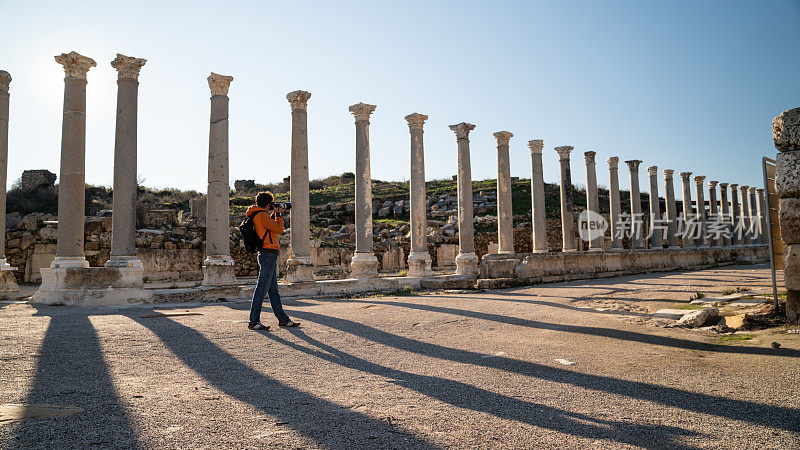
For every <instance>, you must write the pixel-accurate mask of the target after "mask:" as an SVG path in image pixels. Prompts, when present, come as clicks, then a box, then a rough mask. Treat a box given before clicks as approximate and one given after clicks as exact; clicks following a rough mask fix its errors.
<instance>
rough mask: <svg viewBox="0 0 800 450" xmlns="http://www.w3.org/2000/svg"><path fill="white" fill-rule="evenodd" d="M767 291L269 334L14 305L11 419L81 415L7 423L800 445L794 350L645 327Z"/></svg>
mask: <svg viewBox="0 0 800 450" xmlns="http://www.w3.org/2000/svg"><path fill="white" fill-rule="evenodd" d="M768 284H769V274H768V270H767V269H766V268H765V267H764V266H737V267H727V268H723V269H710V270H703V271H696V272H672V273H664V274H651V275H646V276H637V277H620V278H611V279H605V280H592V281H579V282H571V283H558V284H552V285H540V286H535V287H529V288H520V289H513V290H502V291H486V292H469V293H436V294H426V295H420V296H411V297H375V298H361V299H350V300H308V301H302V302H294V303H293V304H289V305H287V312H289V314H290V315H291V316H292V318H294V319H295V320H298V321H301V322H302V324H303V326H302V327H301V328H299V329H294V330H285V329H281V330H276V331H273V332H266V333H257V332H253V331H248V330H247V329H246V326H245V325H246V318H247V309H248V304H246V303H236V302H232V303H220V304H206V305H188V306H186V305H184V306H180V307H155V308H153V307H146V308H145V307H129V308H108V307H106V308H70V307H33V306H31V305H27V304H16V303H15V304H8V303H6V304H2V306H0V339H2V346H0V385H1V386H2V387H0V405H2V404H9V403H24V404H51V405H59V407H66V406H76V407H78V408H81V409H82V410H83V412H77V413H74V411H77V410H75V409H72V410H70V411H71V415H69V416H66V417H53V418H38V419H31V420H27V421H24V422H19V421H7V422H2V421H0V447H2V448H37V447H42V448H69V447H89V446H96V447H97V448H104V447H128V448H130V447H143V448H179V447H180V448H186V447H204V448H215V447H236V448H265V447H267V446H281V447H287V448H308V447H311V448H449V447H455V448H475V447H492V448H531V447H537V446H538V447H541V446H558V447H579V446H580V447H585V446H587V445H590V446H593V447H608V448H620V447H678V448H681V447H750V448H753V447H758V448H797V447H798V446H800V396H798V394H797V393H798V392H799V391H800V389H799V388H800V335H796V334H794V335H792V334H785V332H784V331H785V330H784V329H777V330H769V331H762V332H757V333H754V337H753V339H751V340H749V341H745V342H741V343H738V344H723V343H721V342H720V341H719V340H718V337H717V336H716V335H714V334H713V333H709V332H702V331H692V330H686V329H673V328H670V329H664V328H660V327H657V326H654V325H653V324H651V323H648V322H647V319H648V318H649V313H651V312H654V311H655V310H656V309H659V308H664V307H673V306H675V304H677V303H679V302H680V303H683V302H686V301H687V300H688V299H689V297H690V296H691V295H692V294H694V293H695V292H697V291H702V292H706V293H708V294H718V293H721V292H722V291H723V290H726V289H735V288H736V287H739V286H748V287H752V286H767V285H768ZM157 312H161V313H164V314H165V315H166V316H165V317H153V316H154V314H155V313H157ZM173 314H174V315H173ZM146 316H150V317H146ZM263 317H264V319H265V322H268V323H271V324H273V328H277V327H274V318H273V317H271V316H270V312H269V310H266V311H265V314H264V316H263ZM640 322H641V323H640ZM776 340H777V341H779V342H780V343H781V344H782V347H781V348H780V349H777V350H776V349H773V348H771V347H770V345H769V344H770V342H772V341H776ZM53 408H56V407H53Z"/></svg>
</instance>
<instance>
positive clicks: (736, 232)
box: [730, 183, 743, 245]
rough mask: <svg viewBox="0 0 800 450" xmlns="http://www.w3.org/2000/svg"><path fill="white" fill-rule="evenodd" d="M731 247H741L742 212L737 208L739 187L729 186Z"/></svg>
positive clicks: (736, 185) (735, 185)
mask: <svg viewBox="0 0 800 450" xmlns="http://www.w3.org/2000/svg"><path fill="white" fill-rule="evenodd" d="M730 188H731V217H730V220H731V245H742V237H743V236H742V232H741V231H742V228H741V226H740V225H739V222H741V220H742V210H741V208H739V185H738V184H735V183H734V184H731V185H730Z"/></svg>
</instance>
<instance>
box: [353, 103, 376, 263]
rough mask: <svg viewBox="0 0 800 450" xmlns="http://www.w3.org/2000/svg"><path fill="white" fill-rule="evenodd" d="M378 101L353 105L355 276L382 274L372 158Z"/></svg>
mask: <svg viewBox="0 0 800 450" xmlns="http://www.w3.org/2000/svg"><path fill="white" fill-rule="evenodd" d="M373 111H375V105H367V104H366V103H357V104H355V105H353V106H351V107H350V112H351V113H352V114H353V116H355V120H356V189H355V191H356V192H355V194H356V211H355V212H356V214H355V215H356V251H355V253H354V254H353V259H352V261H351V263H350V275H351V276H352V277H353V278H371V277H377V276H378V258H377V257H375V252H374V251H373V249H372V173H371V171H370V162H369V159H370V158H369V151H370V150H369V116H370V115H371V114H372V112H373Z"/></svg>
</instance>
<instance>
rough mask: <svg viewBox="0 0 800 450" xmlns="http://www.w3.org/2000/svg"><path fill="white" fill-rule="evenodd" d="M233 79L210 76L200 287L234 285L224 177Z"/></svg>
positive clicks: (225, 175) (226, 170) (228, 211)
mask: <svg viewBox="0 0 800 450" xmlns="http://www.w3.org/2000/svg"><path fill="white" fill-rule="evenodd" d="M231 81H233V77H230V76H225V75H219V74H216V73H213V72H212V73H211V75H209V77H208V87H209V89H211V122H210V128H209V133H208V193H207V196H206V260H205V261H204V262H203V285H205V286H225V285H232V284H236V276H235V274H234V271H233V258H231V250H230V203H229V196H230V180H229V175H228V87H230V84H231Z"/></svg>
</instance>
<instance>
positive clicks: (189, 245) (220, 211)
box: [0, 52, 800, 305]
mask: <svg viewBox="0 0 800 450" xmlns="http://www.w3.org/2000/svg"><path fill="white" fill-rule="evenodd" d="M56 61H57V62H59V63H60V64H62V65H63V66H64V69H65V72H66V78H65V97H64V98H65V102H64V123H63V130H62V134H63V139H62V150H61V152H62V164H61V176H60V178H59V192H58V194H59V195H58V201H59V205H58V216H57V217H56V216H48V215H46V214H39V215H37V216H31V217H29V216H25V217H22V216H17V217H12V216H9V217H10V219H9V220H12V221H14V222H15V225H14V226H13V227H12V228H11V229H12V231H11V232H10V235H9V236H10V237H9V239H8V242H9V243H10V247H11V248H12V249H13V250H12V251H13V254H14V255H15V256H14V258H15V259H14V261H19V263H20V264H19V265H21V266H22V268H21V269H20V270H21V273H20V274H19V275H18V276H17V277H15V276H13V273H14V271H15V269H14V268H13V267H11V266H10V265H9V264H8V263H7V262H5V261H6V260H5V259H3V264H2V266H0V274H2V280H3V282H4V283H5V284H4V285H3V290H5V291H6V292H9V291H15V290H16V289H17V287H16V284H17V280H22V281H26V282H27V281H36V280H38V272H39V269H41V281H42V285H41V288H40V289H39V291H38V292H37V293H36V294H35V295H34V297H33V301H35V302H42V303H63V304H119V303H129V302H162V301H185V300H191V299H195V300H196V299H205V298H216V297H242V296H247V295H248V292H249V291H250V290H252V288H253V287H252V282H253V281H252V280H251V279H247V278H246V277H248V276H253V275H254V274H255V273H256V271H257V266H255V265H254V262H253V259H254V258H252V256H251V255H248V254H247V253H246V252H244V250H243V248H242V245H241V242H240V240H239V238H238V236H237V234H236V232H235V229H233V228H232V227H231V223H232V221H231V214H232V206H233V207H242V206H246V204H242V203H240V202H239V200H241V199H239V198H234V199H233V200H236V204H235V205H232V204H231V202H232V201H233V200H231V198H230V195H229V189H230V179H229V173H228V167H229V159H230V154H229V146H228V120H229V117H228V102H229V100H228V90H229V86H230V84H231V81H232V80H233V78H232V77H230V76H225V75H219V74H216V73H212V74H211V75H210V76H209V77H208V85H209V88H210V91H211V98H210V103H211V113H210V129H209V154H208V190H207V193H206V195H205V197H202V198H193V199H190V200H189V202H188V203H189V205H190V207H191V208H190V209H191V214H190V215H189V216H188V217H181V216H176V214H175V212H174V211H172V210H165V209H148V210H145V211H139V210H138V207H137V187H136V173H137V169H138V168H137V158H136V154H137V92H138V76H139V72H140V70H141V69H142V67H143V66H144V65H145V62H146V61H145V60H144V59H141V58H133V57H129V56H124V55H119V54H118V55H117V57H116V58H115V59H114V60H113V61H112V62H111V65H112V66H113V67H114V68H115V69H116V70H117V72H118V81H117V85H118V92H117V105H118V107H117V130H116V139H115V150H114V189H113V213H112V211H110V210H109V211H107V212H105V211H101V212H99V213H98V214H99V216H98V217H85V211H84V209H83V204H84V202H83V200H84V197H85V195H86V194H85V190H84V187H85V180H84V157H83V152H84V141H85V98H86V87H87V77H86V75H87V72H88V71H89V69H90V68H91V67H93V66H94V65H95V62H94V61H93V60H92V59H91V58H88V57H85V56H82V55H80V54H78V53H75V52H71V53H66V54H62V55H60V56H57V57H56ZM9 81H10V76H9V75H8V74H7V73H5V72H0V135H1V136H0V137H3V139H0V175H2V176H5V154H6V152H7V151H8V149H7V141H6V139H7V138H5V136H7V133H8V125H7V124H8V110H9V109H8V99H9V96H8V86H9ZM310 97H311V94H310V93H309V92H306V91H302V90H297V91H293V92H290V93H288V94H287V95H286V99H287V100H288V102H289V104H290V111H291V116H292V122H291V123H292V128H291V176H290V177H287V178H286V179H284V183H285V184H286V186H287V187H286V189H287V192H288V193H289V195H290V197H289V199H290V200H291V202H292V204H293V208H292V209H291V211H290V219H291V220H290V224H291V226H290V232H289V236H287V237H285V239H282V240H281V244H282V245H281V254H280V256H279V262H280V264H281V269H280V272H281V275H285V276H286V282H287V283H286V284H285V285H284V287H283V288H282V290H283V291H284V295H286V296H290V297H291V296H317V295H332V294H337V293H339V294H341V293H347V292H358V291H374V290H386V289H396V288H398V287H402V286H410V287H420V286H422V287H426V286H427V287H446V286H460V287H473V286H479V287H480V286H483V287H497V286H507V285H518V284H527V283H535V282H541V281H554V280H561V279H575V278H591V277H601V276H611V275H616V274H625V273H638V272H643V271H652V270H672V269H680V268H692V267H697V266H707V265H714V264H720V263H727V262H732V261H758V260H763V259H764V257H765V255H766V249H765V245H764V244H766V240H765V238H764V237H763V236H764V230H765V228H766V225H765V222H764V220H765V217H764V216H763V214H762V212H763V211H764V209H765V206H764V194H763V191H762V190H757V189H755V188H751V187H748V186H739V185H737V184H730V183H718V182H717V181H710V182H709V183H708V201H706V198H705V195H706V194H705V189H706V187H705V177H704V176H702V175H698V176H695V177H694V181H695V193H694V197H695V202H692V200H691V199H692V192H691V184H690V178H691V175H692V174H691V172H682V173H681V180H682V183H683V184H682V187H683V201H681V205H682V213H681V214H679V213H678V204H677V201H676V200H675V194H674V186H673V178H672V176H673V173H674V172H673V170H672V169H664V170H663V176H664V198H663V199H662V198H661V197H660V196H659V178H658V175H659V174H658V166H656V165H653V166H650V167H648V169H647V173H648V183H647V184H646V186H647V187H648V192H647V195H648V200H647V201H642V195H641V194H640V192H639V165H640V164H641V162H642V161H641V160H629V161H626V163H627V165H628V168H629V172H630V201H629V202H628V205H629V207H626V210H625V211H623V209H622V202H621V198H620V187H619V175H618V165H619V158H618V157H616V156H612V157H610V158H608V165H609V171H610V172H609V173H610V181H611V184H610V189H609V190H608V191H603V192H604V194H603V195H604V196H605V195H607V197H603V198H607V200H604V202H607V203H602V204H601V201H600V197H601V196H600V189H598V186H597V175H596V165H595V157H596V155H597V152H595V151H587V152H584V157H585V169H586V176H587V187H586V192H585V194H581V195H585V196H586V207H585V210H586V211H590V212H592V213H593V214H594V215H593V216H592V217H600V218H601V219H596V220H601V221H604V222H605V225H603V227H604V228H602V229H605V230H606V231H605V233H604V234H601V235H592V236H593V237H592V238H591V239H587V240H586V241H585V242H584V240H583V239H581V238H580V237H579V235H580V233H579V227H577V226H576V220H577V218H578V216H579V214H578V213H579V212H581V211H583V210H584V208H583V207H576V204H575V195H576V194H575V189H574V187H573V185H572V177H571V167H570V153H571V151H572V150H573V147H572V146H560V147H555V150H556V151H557V152H558V155H559V161H560V179H561V182H560V184H559V187H558V188H559V190H560V195H559V198H560V215H561V220H560V224H559V223H557V222H555V220H549V219H548V218H547V215H546V201H545V198H546V191H547V189H548V188H547V185H546V184H545V183H544V180H543V168H542V150H543V148H544V143H543V141H542V140H539V139H534V140H530V141H528V146H529V148H530V152H531V180H530V197H531V200H530V202H531V203H530V205H531V210H530V215H529V216H528V218H529V225H528V226H529V227H530V231H528V232H527V233H528V234H527V236H521V235H519V234H518V233H516V231H519V230H515V228H514V218H515V215H514V210H513V208H512V187H513V186H514V182H515V180H516V178H513V177H511V170H510V169H511V165H510V158H509V144H510V140H511V138H512V137H513V136H514V135H513V133H511V132H509V131H499V132H496V133H494V134H493V136H494V137H495V139H496V142H497V173H498V177H497V183H496V186H495V187H494V189H496V191H495V192H494V195H491V194H488V195H487V194H485V193H484V192H483V191H481V192H478V194H477V195H475V194H474V193H473V180H472V171H471V165H470V147H469V144H470V141H469V137H470V132H471V131H472V130H474V129H475V125H472V124H469V123H465V122H463V123H459V124H456V125H451V126H450V129H451V130H452V131H453V132H454V133H455V135H456V155H455V158H454V160H455V161H456V162H457V167H458V171H457V175H456V177H455V179H456V185H457V199H456V198H447V197H446V196H445V197H442V196H435V197H431V198H428V196H427V195H426V180H425V168H424V160H425V158H424V145H423V125H424V124H425V121H426V120H427V118H428V117H427V116H426V115H424V114H420V113H413V114H409V115H408V116H406V117H405V120H406V122H407V124H408V127H409V133H410V161H411V171H410V182H409V184H408V186H409V190H408V194H407V197H406V198H405V199H394V200H387V201H385V202H384V203H380V202H378V203H375V202H374V200H373V195H372V184H373V180H372V178H371V175H370V145H369V123H370V116H371V115H372V113H373V112H374V111H375V108H376V107H375V105H369V104H366V103H357V104H354V105H352V106H350V108H349V110H350V112H351V113H352V114H353V116H354V118H355V131H356V133H355V155H356V166H355V172H354V174H353V181H354V184H355V188H354V191H355V192H354V196H353V202H352V203H348V204H347V205H337V204H334V203H330V204H328V205H324V206H323V207H317V206H314V207H312V205H311V202H310V180H309V170H308V165H309V161H308V145H309V144H308V101H309V99H310ZM781 117H784V116H781ZM786 117H790V115H788V116H786ZM791 117H793V116H791ZM779 118H780V117H779ZM790 122H791V121H790V120H789V119H781V120H779V119H776V123H778V124H779V125H776V127H777V128H776V130H779V131H776V145H778V142H779V138H780V139H782V140H781V141H780V142H784V141H786V142H790V143H789V144H783V143H782V144H780V145H782V146H783V150H782V151H783V153H782V155H784V156H782V157H780V158H779V159H780V160H783V161H788V160H787V158H788V156H786V155H790V154H791V151H793V150H792V149H794V147H792V146H791V145H794V144H792V142H794V141H792V140H791V139H793V138H791V139H790V138H786V137H783V136H784V134H785V133H786V132H784V131H781V130H784V129H786V127H787V126H788V125H782V124H790ZM781 133H783V134H781ZM792 136H794V135H792ZM787 139H788V140H787ZM779 148H781V147H779ZM795 150H796V149H795ZM782 164H783V167H786V165H787V163H786V162H783V163H782ZM780 173H782V174H784V179H786V177H788V176H790V175H786V174H787V173H788V172H787V169H784V170H783V172H780ZM34 174H35V175H36V177H33V175H34ZM26 177H27V178H26ZM48 177H49V176H48V175H47V173H46V171H45V172H36V173H34V172H31V173H30V175H26V176H23V184H27V185H29V186H28V187H31V186H33V185H36V189H38V188H39V187H40V186H45V188H46V186H47V185H48V182H49V183H50V186H52V181H53V180H49V178H48ZM34 178H35V180H34ZM234 186H235V189H236V191H237V192H250V191H253V190H256V189H257V186H258V185H257V184H256V182H255V181H254V180H239V181H237V182H236V183H235V184H234ZM718 186H719V189H720V192H719V196H718V195H717V187H718ZM781 186H784V188H783V191H782V192H783V194H782V200H781V201H782V203H781V204H782V205H783V206H782V210H781V211H782V213H781V218H782V220H783V221H784V222H786V221H788V220H790V219H789V218H788V217H790V215H789V213H784V211H788V210H789V209H788V207H787V206H785V205H789V204H790V202H789V200H790V199H791V198H793V197H792V195H794V194H795V192H794V191H792V190H791V189H789V188H788V187H786V186H789V184H787V182H786V181H784V182H782V184H781ZM729 188H730V196H729V193H728V189H729ZM605 192H607V194H605ZM740 193H741V202H740V201H739V194H740ZM0 194H2V195H4V194H5V190H3V191H2V193H0ZM729 198H730V202H729V201H728V199H729ZM798 198H800V194H798ZM662 201H663V202H664V207H663V210H662V206H661V202H662ZM787 202H789V203H787ZM606 205H607V206H608V208H607V209H606V208H605V206H606ZM643 206H644V208H646V209H647V211H646V214H645V212H643ZM326 208H327V209H326ZM628 208H629V210H628ZM495 211H496V216H484V215H483V214H486V213H487V212H495ZM603 211H608V213H607V214H605V213H604V212H603ZM662 211H663V212H662ZM323 213H324V214H327V215H326V216H325V217H331V218H330V219H321V218H320V217H321V214H323ZM350 214H352V216H351V217H352V218H353V219H354V220H353V222H352V224H348V223H344V224H342V225H340V224H339V223H336V222H334V221H333V219H334V218H336V217H347V216H348V215H350ZM406 214H407V216H406ZM374 215H377V217H379V218H385V217H408V225H405V226H404V227H401V228H400V229H397V230H390V231H387V229H385V228H383V227H382V226H376V224H375V223H373V217H374ZM0 217H3V218H5V215H4V214H0ZM437 217H441V218H443V219H446V220H437ZM784 217H786V218H784ZM332 222H333V223H332ZM312 223H314V224H320V223H323V224H325V226H326V227H327V228H328V229H329V230H333V231H331V233H332V235H336V236H349V235H351V233H352V235H354V245H353V247H352V253H351V252H350V250H348V248H349V247H346V246H345V247H330V246H327V247H326V246H322V245H321V241H320V239H321V235H319V233H317V232H314V233H312V227H311V224H312ZM340 223H341V222H340ZM786 223H789V222H786ZM476 224H477V226H478V227H479V228H480V230H485V226H484V224H491V225H494V226H496V230H497V232H496V236H497V237H496V241H488V240H486V239H484V238H483V236H482V234H483V232H480V233H477V234H476V231H475V230H476ZM315 233H316V234H315ZM558 234H560V236H559V235H558ZM791 236H792V235H791V233H786V235H785V236H784V237H785V239H792V238H791ZM478 237H480V244H478V243H477V240H478V239H477V238H478ZM395 238H397V239H400V240H401V241H402V240H403V239H405V241H404V242H405V243H404V244H402V243H401V244H402V245H398V242H396V240H395ZM520 239H523V240H522V241H520ZM4 241H5V240H4ZM524 241H527V244H523V242H524ZM376 242H377V243H380V245H379V246H376ZM789 248H791V249H792V251H794V247H791V246H790V247H789ZM522 249H525V250H524V251H521V250H522ZM557 250H561V251H557ZM53 252H54V254H53ZM36 255H39V256H38V257H37V256H36ZM0 256H2V255H0ZM87 256H88V258H87ZM787 261H788V263H793V260H792V259H791V257H787ZM45 264H46V265H47V267H44V265H45ZM798 266H800V263H798ZM787 267H794V266H791V264H789V265H787ZM405 269H407V273H401V274H400V275H401V276H392V277H384V276H379V270H380V271H382V272H387V271H394V272H398V271H403V270H405ZM434 269H435V270H434ZM787 270H788V271H787V274H790V273H791V271H790V270H789V269H787ZM342 273H346V275H347V278H335V277H334V278H328V277H327V275H328V274H342ZM323 278H325V279H323ZM200 280H202V281H201V282H200V283H197V284H189V285H188V287H180V288H179V287H173V288H169V287H167V288H164V287H160V288H154V287H153V286H148V285H147V283H146V282H157V281H162V282H187V283H190V282H195V283H196V281H200ZM792 280H794V278H792V277H791V276H787V287H790V286H791V287H790V291H791V292H795V291H798V290H800V286H794V285H791V283H792V282H793V281H792ZM795 297H796V296H795V294H792V299H794V298H795ZM792 304H793V305H794V303H792Z"/></svg>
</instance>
